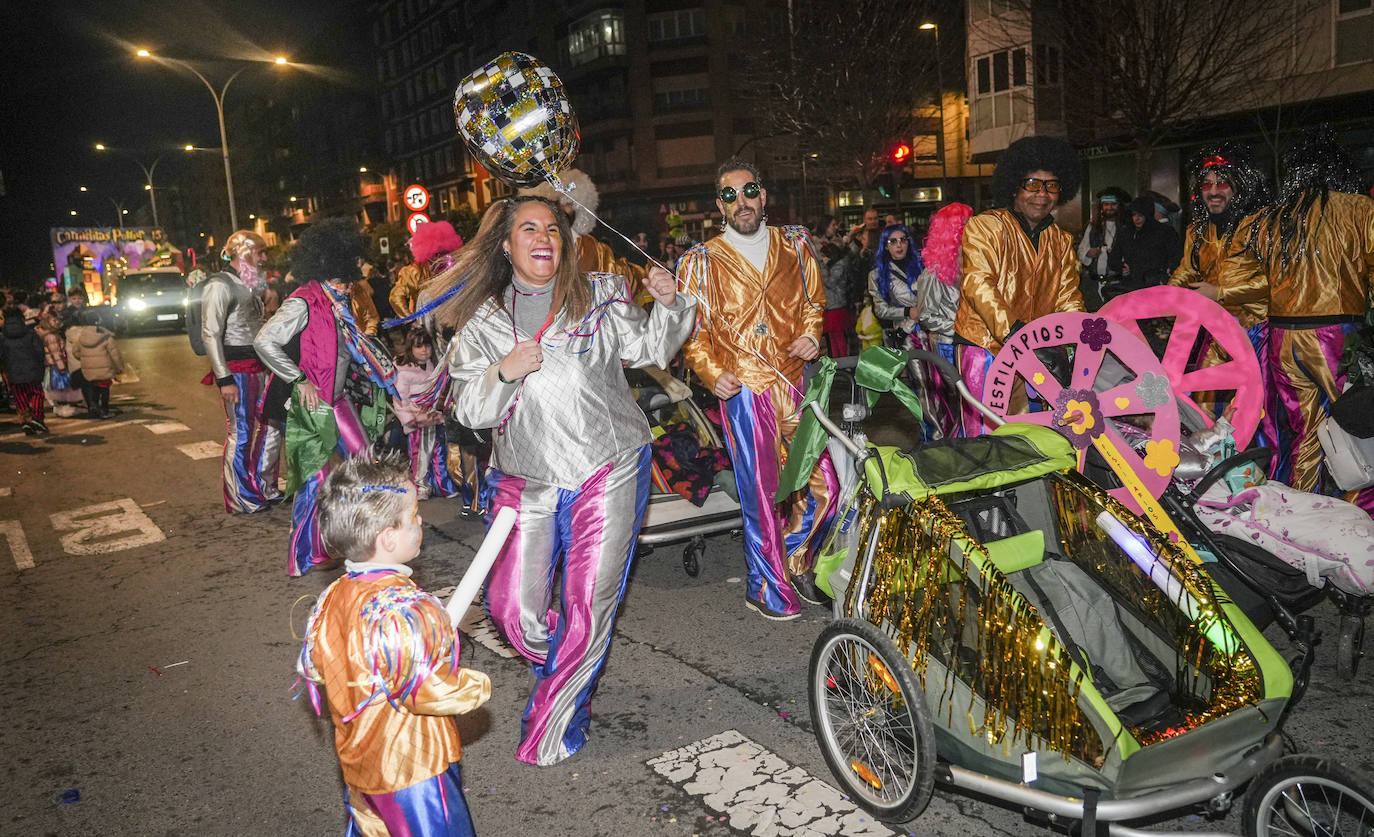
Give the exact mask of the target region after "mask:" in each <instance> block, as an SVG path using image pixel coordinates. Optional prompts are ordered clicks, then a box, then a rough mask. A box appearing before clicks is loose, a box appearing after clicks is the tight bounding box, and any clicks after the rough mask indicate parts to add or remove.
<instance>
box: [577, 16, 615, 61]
mask: <svg viewBox="0 0 1374 837" xmlns="http://www.w3.org/2000/svg"><path fill="white" fill-rule="evenodd" d="M624 54H625V13H624V12H622V11H620V10H618V9H599V10H597V11H595V12H592V13H591V14H589V15H586V16H585V17H582V18H581V19H579V20H578V21H577V22H576V23H574V24H573V25H572V26H571V27H569V28H568V61H569V62H570V63H571V64H572V65H573V66H574V67H578V66H581V65H583V64H589V63H591V62H592V61H595V60H597V59H598V58H606V57H608V56H612V55H624Z"/></svg>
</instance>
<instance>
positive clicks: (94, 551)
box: [49, 497, 167, 555]
mask: <svg viewBox="0 0 1374 837" xmlns="http://www.w3.org/2000/svg"><path fill="white" fill-rule="evenodd" d="M49 517H51V519H52V527H53V528H54V529H56V530H57V531H59V532H70V534H66V535H63V536H62V549H63V551H65V552H66V553H67V554H68V555H103V554H105V553H107V552H122V551H123V550H126V549H133V548H135V547H139V546H146V545H148V544H150V543H158V542H159V541H165V540H166V539H167V536H166V535H164V534H163V533H162V530H161V529H159V528H157V524H156V523H154V522H153V521H152V519H151V518H149V517H148V515H146V514H144V512H143V509H141V508H139V507H138V504H137V503H135V502H134V501H133V500H131V499H129V498H128V497H125V498H124V499H122V500H114V501H112V502H109V503H97V504H95V505H93V506H85V507H83V508H79V509H73V510H71V511H65V512H57V513H56V514H53V515H50V516H49ZM125 532H128V533H130V534H127V535H124V537H122V538H114V539H113V540H111V539H110V538H113V536H115V535H119V534H121V533H125Z"/></svg>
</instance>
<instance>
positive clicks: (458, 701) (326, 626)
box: [297, 457, 491, 837]
mask: <svg viewBox="0 0 1374 837" xmlns="http://www.w3.org/2000/svg"><path fill="white" fill-rule="evenodd" d="M319 507H320V528H321V533H322V536H323V540H324V546H325V549H326V551H327V552H328V554H329V555H331V556H333V557H337V558H342V559H343V560H344V562H345V564H344V566H345V568H346V572H345V574H344V576H343V577H342V578H340V579H339V580H338V581H336V582H334V583H333V584H332V585H330V586H329V588H328V589H327V590H326V591H325V592H324V595H322V596H321V597H320V600H319V603H318V604H317V605H316V606H315V609H314V611H313V612H312V613H311V615H310V621H309V623H308V624H307V626H306V632H305V645H304V647H303V648H302V649H301V657H300V661H299V663H298V665H297V668H298V669H299V671H300V673H301V674H302V676H304V677H305V678H306V679H307V680H308V681H309V686H308V689H309V691H310V696H311V700H312V701H313V702H314V704H315V710H316V711H317V712H318V711H320V699H319V698H320V694H319V688H318V685H322V686H324V691H325V695H326V697H327V699H328V702H329V714H330V716H331V717H332V718H333V720H334V745H335V748H336V750H337V751H338V754H339V766H340V768H341V769H342V772H343V779H344V784H345V786H346V787H345V796H344V800H345V804H346V806H347V808H348V815H349V825H348V831H347V833H348V835H350V837H352V835H359V836H360V837H384V835H389V834H390V835H396V834H426V835H446V837H470V835H472V834H473V828H472V819H471V817H470V816H469V814H468V808H467V802H466V800H465V799H464V798H463V785H462V781H461V777H460V775H459V769H458V760H459V757H460V755H461V752H462V751H461V746H460V744H459V740H458V725H457V724H456V723H455V722H454V720H453V718H452V717H450V716H453V715H458V714H461V713H464V712H470V711H471V710H473V709H476V708H477V707H478V706H481V705H482V704H483V703H485V702H486V700H487V698H489V697H490V696H491V681H490V680H488V679H487V676H486V675H485V674H482V673H481V672H477V671H472V670H470V669H465V668H459V667H458V642H457V638H456V635H455V632H454V626H453V624H452V622H451V621H450V619H449V616H448V613H447V611H445V610H444V606H443V605H442V604H440V602H439V601H438V600H437V599H435V598H434V597H433V596H430V595H429V594H428V593H425V592H424V591H423V590H421V589H420V588H419V587H417V586H416V585H415V583H414V582H412V581H411V580H410V573H411V570H410V567H408V566H406V564H407V563H409V562H410V561H411V560H413V559H414V558H415V556H416V555H418V554H419V553H420V539H421V534H422V532H421V528H420V527H421V519H420V513H419V507H418V501H417V497H416V490H415V483H414V482H413V481H412V480H411V478H410V473H409V469H408V468H407V467H406V466H405V464H403V463H402V462H401V461H399V460H389V459H382V460H376V459H372V458H369V457H358V458H356V459H350V460H348V461H346V462H344V463H342V464H341V465H339V466H338V467H337V468H336V469H335V470H334V471H333V472H332V473H331V474H330V475H329V477H328V479H327V480H325V483H324V486H323V488H322V489H321V491H320V498H319ZM317 684H318V685H317Z"/></svg>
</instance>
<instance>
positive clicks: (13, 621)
mask: <svg viewBox="0 0 1374 837" xmlns="http://www.w3.org/2000/svg"><path fill="white" fill-rule="evenodd" d="M123 346H124V352H125V356H126V358H128V359H129V360H130V361H132V364H133V366H134V368H135V369H136V370H137V377H138V380H137V381H136V382H131V383H128V384H121V385H118V386H117V387H116V388H115V390H114V403H115V404H116V406H119V407H120V408H121V409H122V410H123V412H122V414H121V415H119V416H118V417H116V418H115V419H112V420H109V421H105V422H99V421H88V420H84V419H83V420H72V419H68V420H62V419H55V420H53V421H52V422H51V424H52V427H53V429H54V431H56V432H54V433H53V434H52V435H51V436H48V437H43V438H41V439H37V438H30V437H26V436H24V435H23V434H22V433H20V432H18V428H17V423H16V422H15V421H14V419H13V416H12V415H3V416H0V419H4V420H5V421H4V422H0V534H3V535H4V539H3V540H2V541H0V672H3V674H4V686H3V688H0V780H3V784H4V787H5V789H6V794H5V796H6V805H5V806H4V810H3V811H0V834H3V835H49V834H55V835H110V836H111V837H118V836H119V835H149V834H160V835H220V834H224V835H228V834H274V835H330V834H339V833H342V830H343V826H344V812H343V807H342V805H341V785H340V779H339V773H338V769H337V767H336V764H335V760H334V754H333V749H332V743H331V736H332V731H331V728H330V723H329V720H328V719H327V718H324V719H320V718H316V717H315V716H314V714H313V713H312V711H311V710H310V707H309V704H308V701H306V700H293V699H292V698H293V695H294V694H295V693H296V692H295V690H294V689H293V682H294V680H295V675H294V661H295V657H296V654H297V652H298V650H299V642H298V639H297V637H298V636H299V634H300V631H301V628H302V623H303V620H304V616H305V613H306V611H307V609H308V607H309V605H310V603H311V602H312V600H313V598H314V597H315V596H316V595H318V594H319V593H320V592H321V591H322V590H323V589H324V588H325V586H327V585H328V583H329V582H330V581H332V580H333V577H334V574H327V573H311V574H310V575H308V576H306V577H304V578H300V579H290V578H288V577H287V576H286V573H285V566H286V558H285V555H286V540H287V534H288V529H289V509H288V508H277V509H275V510H272V511H270V512H266V513H263V514H259V515H253V516H250V517H230V516H228V515H226V514H225V513H224V511H223V507H222V504H221V499H220V484H219V470H218V467H219V461H218V459H217V450H218V443H219V442H220V441H221V439H222V437H223V428H224V423H223V414H222V412H221V410H220V407H219V402H218V399H217V398H216V395H215V392H214V390H213V389H211V388H209V387H204V386H201V385H200V384H199V383H198V380H199V378H200V376H201V374H203V372H204V369H205V363H204V360H203V359H202V358H197V357H195V356H193V355H192V354H191V353H190V351H189V349H188V348H187V344H186V340H185V338H184V336H181V335H166V336H156V337H141V338H130V339H127V340H125V341H123ZM196 457H201V458H196ZM421 512H422V514H423V515H424V517H425V520H426V536H425V547H424V550H423V553H422V556H421V558H420V559H418V560H417V562H416V563H415V569H416V578H417V580H418V581H419V583H420V584H421V585H422V586H424V587H426V588H427V589H430V590H431V591H442V590H443V589H444V588H447V587H449V586H451V585H453V584H455V583H456V581H457V580H458V578H460V577H461V575H462V572H463V570H464V569H465V568H466V566H467V564H468V562H469V560H470V559H471V556H472V553H473V551H474V550H475V548H476V545H477V544H478V542H479V541H480V537H481V528H480V525H479V524H478V523H477V522H476V521H473V520H469V519H464V518H462V517H460V516H459V515H458V514H457V512H456V509H455V507H454V503H453V502H452V501H445V500H430V501H426V502H424V503H422V504H421ZM6 545H7V548H6ZM11 559H13V560H11ZM29 564H31V566H29ZM742 574H743V558H742V549H741V546H740V544H739V542H738V541H736V540H732V539H731V538H730V537H729V536H719V537H714V538H712V539H711V540H710V541H709V545H708V549H707V553H706V556H705V558H704V560H703V563H702V570H701V574H700V576H699V577H698V578H689V577H687V576H686V575H685V574H684V572H683V570H682V567H681V562H680V550H679V549H677V548H673V547H667V548H661V549H660V550H659V551H658V552H656V553H654V554H652V555H649V556H646V557H643V558H641V559H640V560H639V561H638V562H637V564H636V566H635V569H634V573H633V576H632V578H631V580H630V584H629V588H628V593H627V595H626V599H625V604H624V607H623V610H622V613H621V616H620V620H619V622H618V624H617V626H616V637H615V640H614V646H613V649H612V652H611V657H610V661H609V663H608V665H607V668H606V671H605V675H604V677H603V679H602V682H601V686H600V689H599V691H598V693H597V695H596V698H595V700H594V702H593V705H592V738H591V741H590V742H589V744H588V745H587V746H586V747H585V748H584V750H583V751H582V752H581V753H579V754H578V755H577V756H575V757H574V758H572V759H569V760H568V761H566V762H564V763H563V764H560V765H558V766H555V767H551V768H534V767H529V766H526V765H523V764H521V763H519V762H517V761H515V759H514V758H513V752H514V749H515V746H516V743H517V740H518V736H519V730H520V715H521V711H522V708H523V705H524V701H525V699H526V697H527V693H528V687H529V683H530V678H529V673H528V668H527V666H526V665H525V664H524V663H523V662H522V661H520V660H518V659H511V658H509V657H506V656H502V655H500V654H499V653H497V650H493V649H498V650H499V649H500V648H501V647H502V646H501V645H500V643H499V642H497V641H495V640H493V639H492V638H491V637H490V636H489V634H490V631H484V630H482V628H481V626H479V627H478V629H477V634H478V636H477V640H482V641H476V640H474V639H471V638H465V639H464V643H463V661H464V663H465V664H466V665H469V666H472V667H474V668H477V669H480V670H482V671H485V672H487V673H488V674H489V675H490V676H491V678H492V681H493V697H492V700H491V701H490V702H489V703H488V704H487V705H486V706H485V707H483V708H482V709H481V710H479V711H478V712H476V713H474V714H472V715H470V716H466V717H464V718H462V719H461V720H460V726H461V728H462V733H463V743H464V757H463V778H464V784H465V786H466V789H467V798H468V803H469V805H470V807H471V810H472V814H473V819H474V820H475V823H476V826H477V830H478V832H479V833H480V834H483V835H526V834H548V835H615V837H634V835H680V836H681V837H688V835H739V834H749V835H757V836H758V837H765V835H824V834H856V835H857V834H888V833H897V834H902V833H911V834H931V835H945V834H959V835H983V834H1006V835H1020V834H1027V833H1050V832H1045V831H1041V830H1039V828H1038V826H1033V825H1030V824H1028V823H1026V822H1025V821H1024V820H1023V819H1022V817H1021V815H1020V812H1019V811H1016V810H1012V809H1009V808H1004V807H1001V806H998V805H996V804H994V803H991V802H988V801H986V800H979V799H974V798H971V797H967V796H962V795H958V794H953V793H950V792H947V791H944V790H937V792H936V796H935V799H934V800H933V801H932V803H931V805H930V807H929V808H928V809H927V811H926V812H925V814H924V815H922V817H921V818H920V819H918V820H917V821H916V822H914V823H911V824H908V825H907V826H906V827H905V828H903V829H899V830H895V831H890V830H887V829H885V828H883V827H880V826H878V825H877V824H876V823H873V822H872V821H871V820H869V819H868V818H867V817H866V816H865V815H863V814H862V813H860V812H857V811H854V810H853V809H852V807H851V806H848V805H847V803H846V802H845V801H844V800H843V799H842V798H840V797H839V796H838V795H837V794H835V793H834V791H833V790H831V789H830V788H829V787H828V785H827V784H826V783H830V782H832V780H831V777H830V775H829V773H828V771H827V769H826V766H825V764H824V762H823V760H822V758H821V755H820V751H819V749H818V747H817V744H816V741H815V738H814V736H813V735H812V732H811V724H810V720H809V718H808V714H807V705H806V685H805V680H806V665H807V659H808V656H809V654H810V651H811V645H812V642H813V641H814V639H815V637H816V635H817V634H818V632H819V631H820V629H821V627H822V626H823V624H824V623H825V621H826V619H827V617H828V611H827V610H825V609H822V608H812V609H809V610H807V611H806V612H805V614H804V617H803V618H802V619H800V620H797V621H795V622H790V623H784V624H775V623H771V622H766V621H764V620H762V619H760V618H759V617H757V616H755V615H752V614H750V613H748V612H746V610H745V608H744V601H743V587H742V585H741V583H740V577H741V575H742ZM1312 613H1313V614H1314V615H1315V616H1316V617H1317V619H1318V622H1319V624H1320V625H1321V626H1322V627H1323V628H1325V629H1326V630H1327V632H1328V635H1329V636H1333V637H1334V630H1335V615H1336V612H1335V609H1334V607H1333V606H1332V605H1330V604H1329V603H1325V602H1324V603H1322V604H1321V605H1319V606H1318V607H1317V608H1316V609H1314V611H1312ZM484 643H485V644H484ZM1371 710H1374V674H1371V672H1370V671H1368V670H1365V671H1362V672H1361V673H1360V674H1359V675H1358V676H1357V677H1356V679H1355V680H1353V681H1351V682H1342V681H1339V680H1337V679H1336V675H1335V672H1334V665H1333V664H1332V663H1331V662H1330V655H1329V654H1327V655H1325V656H1323V657H1322V658H1320V659H1319V661H1318V665H1317V668H1316V670H1315V673H1314V682H1313V685H1312V688H1311V690H1310V691H1309V693H1308V696H1307V699H1306V701H1305V702H1304V704H1303V705H1302V706H1301V707H1300V708H1299V710H1298V712H1297V714H1296V716H1295V717H1294V719H1293V721H1292V723H1291V725H1290V730H1291V731H1292V733H1293V735H1294V737H1295V738H1296V739H1297V741H1298V742H1299V744H1300V745H1302V748H1303V749H1308V750H1314V751H1318V752H1321V753H1324V754H1328V755H1333V756H1336V757H1339V758H1341V759H1342V760H1345V761H1346V762H1347V763H1349V764H1350V765H1351V766H1353V767H1356V768H1358V769H1362V770H1364V771H1366V772H1367V773H1374V755H1371V751H1370V748H1369V744H1370V741H1371V736H1370V728H1371V718H1374V711H1371ZM1235 820H1236V816H1235V814H1234V813H1233V814H1232V815H1231V817H1230V818H1229V819H1228V820H1227V821H1226V822H1222V823H1218V822H1208V821H1204V820H1202V819H1200V818H1198V817H1195V816H1185V817H1182V818H1180V819H1178V820H1175V821H1171V822H1169V823H1167V824H1164V825H1163V826H1161V827H1162V828H1164V829H1184V830H1198V829H1201V828H1218V827H1221V826H1225V825H1232V826H1233V825H1234V823H1235Z"/></svg>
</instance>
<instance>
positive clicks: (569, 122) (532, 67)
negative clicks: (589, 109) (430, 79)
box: [453, 52, 581, 186]
mask: <svg viewBox="0 0 1374 837" xmlns="http://www.w3.org/2000/svg"><path fill="white" fill-rule="evenodd" d="M453 112H454V116H455V118H456V119H457V122H458V131H459V133H461V134H462V135H463V140H464V141H465V142H466V143H467V147H468V151H469V152H470V153H471V154H472V156H473V157H474V158H475V159H476V160H477V161H478V162H479V163H481V164H482V165H483V166H485V167H486V169H487V171H489V172H491V173H492V174H493V175H495V176H496V177H499V178H501V179H502V180H504V181H506V182H507V183H510V184H512V185H515V186H531V185H534V184H536V183H540V182H542V181H545V180H549V179H551V178H553V176H554V175H557V174H558V172H560V171H562V170H563V169H565V168H567V167H568V164H569V163H571V162H572V160H573V158H574V157H576V156H577V149H578V145H579V143H580V142H581V137H580V136H579V134H578V130H577V116H576V115H575V114H574V113H573V110H572V105H571V104H569V102H568V95H567V90H566V88H565V87H564V86H563V81H562V79H560V78H559V77H558V74H557V73H555V72H554V71H553V70H550V69H549V68H548V67H545V66H544V65H543V64H541V63H540V62H539V61H538V60H537V59H535V58H533V57H532V56H529V55H526V54H524V53H521V52H506V53H502V54H501V55H498V56H497V57H496V58H494V59H492V60H491V61H490V62H488V63H487V64H486V65H484V66H483V67H481V68H480V69H478V70H475V71H473V72H472V73H469V74H468V75H467V76H466V77H465V78H464V79H463V80H462V81H461V82H460V83H459V84H458V89H457V91H456V92H455V93H454V96H453Z"/></svg>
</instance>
